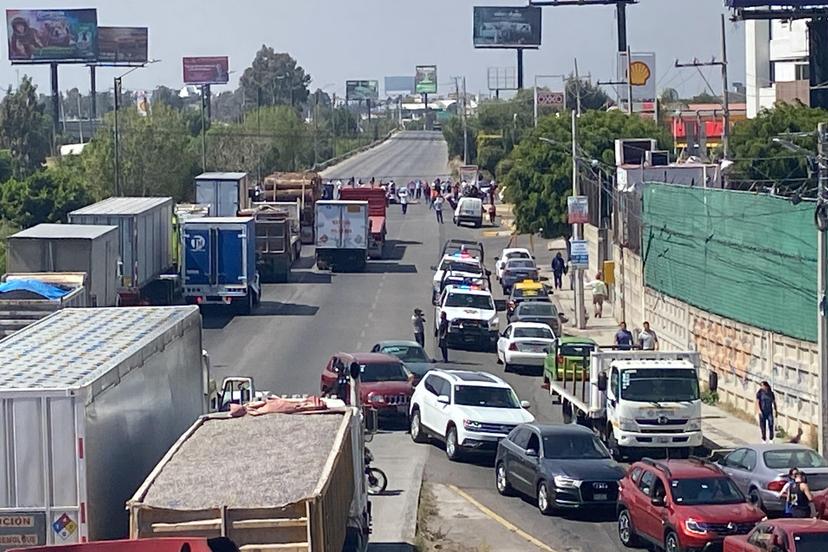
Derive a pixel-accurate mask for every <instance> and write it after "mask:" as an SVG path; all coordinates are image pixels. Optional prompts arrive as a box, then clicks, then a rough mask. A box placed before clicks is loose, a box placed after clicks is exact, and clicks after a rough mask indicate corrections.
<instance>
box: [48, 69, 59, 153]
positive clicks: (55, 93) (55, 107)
mask: <svg viewBox="0 0 828 552" xmlns="http://www.w3.org/2000/svg"><path fill="white" fill-rule="evenodd" d="M49 68H50V69H51V73H52V119H53V123H54V124H53V125H52V127H53V129H54V138H57V135H58V132H60V90H59V89H58V64H57V63H54V62H53V63H50V64H49ZM55 141H56V140H52V145H54V144H55Z"/></svg>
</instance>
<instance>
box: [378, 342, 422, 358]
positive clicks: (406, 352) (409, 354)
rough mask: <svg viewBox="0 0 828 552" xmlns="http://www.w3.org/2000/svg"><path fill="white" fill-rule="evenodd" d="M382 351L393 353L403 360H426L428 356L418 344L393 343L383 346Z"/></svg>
mask: <svg viewBox="0 0 828 552" xmlns="http://www.w3.org/2000/svg"><path fill="white" fill-rule="evenodd" d="M382 352H383V353H385V354H388V355H394V356H395V357H397V358H398V359H400V360H401V361H403V362H428V357H427V356H426V354H425V351H423V348H422V347H420V346H419V345H393V346H389V347H383V348H382Z"/></svg>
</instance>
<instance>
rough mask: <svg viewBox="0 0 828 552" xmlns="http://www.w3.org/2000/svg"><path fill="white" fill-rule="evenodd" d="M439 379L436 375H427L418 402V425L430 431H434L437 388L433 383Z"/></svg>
mask: <svg viewBox="0 0 828 552" xmlns="http://www.w3.org/2000/svg"><path fill="white" fill-rule="evenodd" d="M439 379H440V377H439V376H437V375H436V374H429V375H428V376H426V378H425V381H424V382H423V391H424V393H422V395H421V401H420V423H422V424H423V425H424V426H425V427H427V428H428V429H429V430H430V431H434V429H435V411H436V409H437V404H438V403H437V387H436V386H435V382H436V381H437V380H439Z"/></svg>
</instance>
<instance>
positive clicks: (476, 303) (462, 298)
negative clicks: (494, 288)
mask: <svg viewBox="0 0 828 552" xmlns="http://www.w3.org/2000/svg"><path fill="white" fill-rule="evenodd" d="M445 306H447V307H460V308H463V307H466V308H469V309H482V310H495V307H494V302H493V301H492V297H491V295H477V294H473V293H449V296H448V297H446V304H445Z"/></svg>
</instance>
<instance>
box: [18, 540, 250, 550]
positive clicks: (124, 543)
mask: <svg viewBox="0 0 828 552" xmlns="http://www.w3.org/2000/svg"><path fill="white" fill-rule="evenodd" d="M9 552H239V548H238V547H237V546H236V545H235V544H233V542H232V541H231V540H230V539H228V538H224V537H219V538H215V539H205V538H198V537H184V538H161V539H140V540H115V541H97V542H89V543H84V544H57V545H54V546H35V547H27V548H25V549H24V548H12V549H10V550H9Z"/></svg>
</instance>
